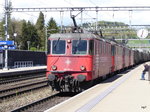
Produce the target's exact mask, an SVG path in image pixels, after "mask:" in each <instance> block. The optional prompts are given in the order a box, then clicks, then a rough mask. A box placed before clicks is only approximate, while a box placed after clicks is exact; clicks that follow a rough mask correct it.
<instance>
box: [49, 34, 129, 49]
mask: <svg viewBox="0 0 150 112" xmlns="http://www.w3.org/2000/svg"><path fill="white" fill-rule="evenodd" d="M50 38H51V39H55V38H56V39H58V38H60V39H66V38H77V39H79V38H82V39H83V38H85V39H93V38H96V39H99V40H102V41H105V42H108V43H111V44H116V45H119V46H122V47H127V46H123V45H120V44H118V43H116V42H114V41H110V40H106V39H103V38H100V37H99V36H97V35H95V34H93V33H55V34H51V35H50V37H49V39H50Z"/></svg>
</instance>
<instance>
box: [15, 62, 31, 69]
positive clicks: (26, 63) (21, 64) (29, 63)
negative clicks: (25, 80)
mask: <svg viewBox="0 0 150 112" xmlns="http://www.w3.org/2000/svg"><path fill="white" fill-rule="evenodd" d="M32 66H33V61H16V62H14V68H20V67H32Z"/></svg>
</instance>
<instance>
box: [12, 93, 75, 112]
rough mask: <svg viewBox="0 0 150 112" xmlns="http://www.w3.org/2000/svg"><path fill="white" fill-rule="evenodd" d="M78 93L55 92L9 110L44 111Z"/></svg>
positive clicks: (16, 111)
mask: <svg viewBox="0 0 150 112" xmlns="http://www.w3.org/2000/svg"><path fill="white" fill-rule="evenodd" d="M76 94H78V93H70V92H68V93H57V94H54V95H52V96H48V97H46V98H43V99H40V100H37V101H35V102H33V103H30V104H27V105H24V106H22V107H19V108H16V109H14V110H12V111H11V112H20V111H21V112H23V111H30V112H36V111H37V110H38V111H41V112H42V111H44V110H46V109H48V108H50V107H53V106H55V105H57V104H58V103H60V102H63V101H65V100H67V99H69V98H71V97H73V96H75V95H76Z"/></svg>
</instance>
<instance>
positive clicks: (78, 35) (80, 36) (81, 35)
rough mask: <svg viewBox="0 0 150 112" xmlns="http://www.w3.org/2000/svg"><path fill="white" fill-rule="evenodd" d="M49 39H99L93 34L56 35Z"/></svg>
mask: <svg viewBox="0 0 150 112" xmlns="http://www.w3.org/2000/svg"><path fill="white" fill-rule="evenodd" d="M49 38H97V36H96V35H94V34H92V33H56V34H51V35H50V37H49Z"/></svg>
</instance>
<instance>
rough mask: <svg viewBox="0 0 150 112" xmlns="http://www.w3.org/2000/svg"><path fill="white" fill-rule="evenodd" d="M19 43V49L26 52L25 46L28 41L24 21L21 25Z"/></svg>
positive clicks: (26, 46)
mask: <svg viewBox="0 0 150 112" xmlns="http://www.w3.org/2000/svg"><path fill="white" fill-rule="evenodd" d="M21 35H22V36H21V38H20V39H21V43H20V48H21V49H23V50H27V48H28V45H27V41H29V39H28V37H29V36H28V27H27V23H26V21H25V20H23V24H22V33H21Z"/></svg>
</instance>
